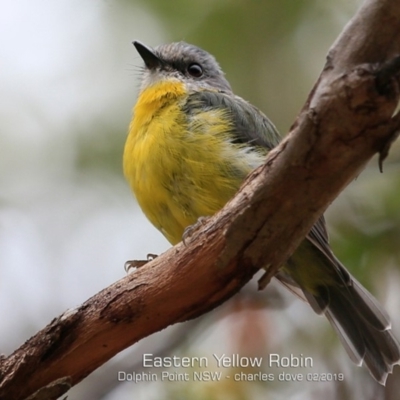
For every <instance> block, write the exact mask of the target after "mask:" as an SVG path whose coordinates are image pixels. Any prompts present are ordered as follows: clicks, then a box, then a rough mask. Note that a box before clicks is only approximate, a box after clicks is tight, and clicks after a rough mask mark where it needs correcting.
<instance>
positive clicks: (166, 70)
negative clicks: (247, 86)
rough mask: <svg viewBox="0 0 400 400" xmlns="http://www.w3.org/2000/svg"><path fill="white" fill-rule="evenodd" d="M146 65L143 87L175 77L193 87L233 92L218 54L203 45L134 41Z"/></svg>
mask: <svg viewBox="0 0 400 400" xmlns="http://www.w3.org/2000/svg"><path fill="white" fill-rule="evenodd" d="M133 44H134V46H135V48H136V50H137V51H138V53H139V54H140V56H141V57H142V59H143V61H144V63H145V66H146V69H145V73H144V77H143V84H142V88H144V87H147V86H149V85H151V84H152V83H155V82H157V81H159V80H161V79H166V78H174V79H178V80H180V81H182V82H184V83H185V84H186V85H188V87H189V89H190V88H193V89H196V88H209V89H218V90H222V91H226V92H232V89H231V87H230V85H229V83H228V81H227V80H226V79H225V76H224V73H223V72H222V70H221V68H220V66H219V65H218V63H217V61H216V60H215V58H214V57H213V56H212V55H211V54H209V53H207V52H206V51H204V50H202V49H201V48H199V47H196V46H193V45H191V44H188V43H185V42H176V43H170V44H163V45H160V46H157V47H156V48H155V49H151V48H150V47H147V46H145V45H144V44H143V43H140V42H137V41H135V42H133Z"/></svg>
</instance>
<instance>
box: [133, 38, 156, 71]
mask: <svg viewBox="0 0 400 400" xmlns="http://www.w3.org/2000/svg"><path fill="white" fill-rule="evenodd" d="M133 45H134V46H135V48H136V50H137V51H138V53H139V54H140V57H142V58H143V61H144V63H145V64H146V67H147V68H148V69H156V68H157V67H161V66H162V65H163V61H162V60H161V59H160V58H159V57H158V56H156V55H155V54H154V51H153V50H152V49H151V48H150V47H147V46H145V45H144V44H143V43H140V42H138V41H136V40H135V41H134V42H133Z"/></svg>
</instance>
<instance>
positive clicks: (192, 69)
mask: <svg viewBox="0 0 400 400" xmlns="http://www.w3.org/2000/svg"><path fill="white" fill-rule="evenodd" d="M187 72H189V74H190V75H191V76H193V77H194V78H200V77H201V76H202V75H203V68H201V66H200V65H199V64H190V65H189V66H188V67H187Z"/></svg>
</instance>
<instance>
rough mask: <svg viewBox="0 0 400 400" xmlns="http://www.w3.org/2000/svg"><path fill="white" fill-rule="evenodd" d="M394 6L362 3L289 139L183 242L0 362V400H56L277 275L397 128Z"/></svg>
mask: <svg viewBox="0 0 400 400" xmlns="http://www.w3.org/2000/svg"><path fill="white" fill-rule="evenodd" d="M399 54H400V2H399V1H397V0H368V1H366V2H365V3H364V5H363V6H362V7H361V9H360V10H359V12H358V13H357V15H356V16H355V17H354V18H353V20H352V21H351V22H350V23H349V24H348V25H347V27H346V28H345V30H344V31H343V33H342V34H341V35H340V37H339V38H338V39H337V41H336V42H335V44H334V45H333V47H332V48H331V50H330V51H329V55H328V57H327V62H326V65H325V68H324V70H323V71H322V73H321V76H320V77H319V79H318V81H317V83H316V84H315V86H314V88H313V90H312V92H311V94H310V95H309V98H308V100H307V102H306V104H305V106H304V108H303V109H302V111H301V113H300V114H299V116H298V118H297V120H296V122H295V124H294V125H293V127H292V129H291V132H290V134H289V135H288V136H287V138H286V139H285V140H284V141H283V142H282V143H281V145H280V146H279V147H277V148H276V149H275V150H274V151H272V152H271V153H270V155H269V157H268V159H267V162H266V164H265V165H264V166H262V167H260V168H259V169H258V170H256V171H255V172H254V173H253V174H252V175H251V176H250V177H249V178H248V179H247V181H246V182H245V185H243V186H242V188H241V189H240V191H239V193H238V194H237V196H236V197H235V198H234V199H233V200H232V201H231V202H229V204H228V205H227V206H226V207H225V208H224V209H223V210H222V211H221V212H219V213H218V214H217V215H216V216H214V217H212V218H209V219H208V220H206V221H205V222H203V223H202V224H201V226H200V227H199V228H198V229H196V231H195V232H194V233H193V234H192V235H191V236H190V237H189V238H188V240H187V241H186V245H184V244H182V243H181V244H178V245H177V246H175V247H173V248H171V249H170V250H169V251H167V252H166V253H164V254H162V255H161V256H159V257H158V258H156V259H155V260H153V261H151V262H149V263H148V264H147V265H145V266H144V267H142V268H140V269H139V270H138V271H137V272H135V273H133V274H130V275H128V276H127V277H125V278H124V279H121V280H120V281H118V282H116V283H114V284H113V285H111V286H109V287H108V288H106V289H104V290H102V291H101V292H100V293H98V294H96V295H95V296H93V297H92V298H90V299H89V300H87V301H86V302H85V303H84V304H82V305H81V306H80V307H78V308H76V309H73V310H68V311H67V312H65V313H64V314H63V315H61V316H60V317H58V318H56V319H55V320H53V321H52V322H51V323H50V324H49V325H48V326H47V327H45V328H44V329H43V330H41V331H40V332H38V333H37V334H36V335H35V336H34V337H32V338H31V339H29V340H28V341H27V342H26V343H24V344H23V345H22V346H21V347H20V348H19V349H17V350H16V351H15V352H14V353H13V354H11V355H10V356H9V357H7V358H5V357H3V358H2V359H0V399H14V400H19V399H25V398H27V397H28V396H32V394H34V393H35V392H36V391H38V390H39V389H41V388H42V391H41V392H40V393H37V394H36V395H33V396H32V397H31V398H37V399H39V398H48V399H50V398H57V396H60V394H61V393H63V392H65V391H66V390H67V388H68V387H70V386H71V385H75V384H77V383H78V382H80V381H81V380H82V379H83V378H84V377H85V376H87V375H88V374H90V373H91V372H92V371H93V370H95V369H96V368H97V367H99V366H100V365H102V364H103V363H105V362H106V361H107V360H109V359H110V358H111V357H113V356H114V355H115V354H117V353H118V352H120V351H121V350H123V349H125V348H126V347H128V346H130V345H132V344H133V343H135V342H137V341H138V340H140V339H141V338H143V337H145V336H148V335H150V334H152V333H154V332H156V331H159V330H161V329H163V328H165V327H166V326H168V325H171V324H174V323H176V322H181V321H186V320H188V319H191V318H195V317H197V316H199V315H201V314H203V313H205V312H207V311H209V310H211V309H212V308H214V307H216V306H218V305H219V304H221V303H222V302H223V301H225V300H226V299H228V298H229V297H231V296H232V295H233V294H235V293H236V292H237V291H238V290H240V288H241V287H242V286H243V285H244V284H245V283H246V282H247V281H248V280H249V279H250V278H251V277H252V276H253V275H254V273H255V272H256V271H257V270H258V269H259V268H260V267H262V266H266V267H267V274H268V275H267V277H266V278H265V279H264V281H263V282H264V283H265V282H268V279H269V277H271V276H273V275H274V273H276V271H277V269H278V268H279V266H280V265H282V263H283V262H284V261H285V260H286V259H287V258H288V257H289V256H290V254H291V253H292V252H293V250H294V249H295V248H296V246H297V245H298V244H299V243H300V241H301V240H302V239H303V238H304V236H305V235H306V233H307V232H308V230H309V229H310V228H311V226H312V224H313V223H314V222H315V221H316V220H317V218H318V217H319V216H320V215H321V214H322V213H323V212H324V210H325V209H326V208H327V206H328V205H329V204H330V202H332V200H333V199H334V198H335V197H336V196H337V195H338V194H339V192H340V191H341V190H342V189H343V188H344V187H345V186H346V185H347V184H348V183H349V182H350V181H351V180H352V179H354V177H355V176H356V175H357V174H358V173H359V172H360V171H361V170H362V168H363V167H364V166H365V164H366V163H367V162H368V160H369V159H370V158H371V157H372V156H373V155H374V154H375V153H377V152H380V153H381V155H382V157H384V156H385V154H386V152H387V150H388V148H389V146H390V143H391V142H392V141H393V139H394V138H395V137H396V132H397V130H398V129H399V128H400V118H399V117H398V116H394V117H393V113H394V110H395V109H396V106H397V102H398V71H399V64H400V63H399V59H398V58H397V55H399Z"/></svg>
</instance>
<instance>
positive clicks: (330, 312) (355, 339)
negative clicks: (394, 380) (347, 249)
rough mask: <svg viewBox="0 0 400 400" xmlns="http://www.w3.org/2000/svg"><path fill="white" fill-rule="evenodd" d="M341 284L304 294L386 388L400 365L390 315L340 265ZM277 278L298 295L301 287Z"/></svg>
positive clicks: (352, 355) (282, 276) (280, 276)
mask: <svg viewBox="0 0 400 400" xmlns="http://www.w3.org/2000/svg"><path fill="white" fill-rule="evenodd" d="M338 267H339V270H340V275H341V276H342V277H343V278H344V279H343V280H342V282H341V284H338V282H336V283H335V284H334V285H330V284H325V285H320V286H318V287H316V288H314V290H313V294H311V293H310V292H309V291H307V290H304V288H302V292H303V293H302V294H303V296H304V297H305V299H306V300H307V301H308V303H309V304H310V305H311V307H312V308H313V309H314V311H315V312H317V313H318V314H325V315H326V317H327V318H328V320H329V322H330V323H331V324H332V326H333V328H334V329H335V330H336V332H337V333H338V335H339V338H340V340H341V342H342V344H343V346H344V347H345V349H346V351H347V353H348V355H349V356H350V358H351V360H352V361H354V362H355V363H356V364H357V365H359V366H361V365H365V366H366V368H367V369H368V370H369V372H370V374H371V375H372V376H373V377H374V379H375V380H377V381H378V382H379V383H381V384H382V385H384V384H385V382H386V379H387V376H388V374H390V373H391V372H392V370H393V366H394V365H396V364H399V362H400V346H399V343H398V342H397V340H396V338H395V337H394V335H393V333H392V331H391V324H390V321H389V318H388V316H387V314H386V312H385V311H384V310H383V309H382V307H381V306H380V305H379V303H378V302H377V300H376V299H375V298H374V297H373V296H372V295H371V294H370V293H369V292H368V291H367V290H366V289H365V288H364V287H363V286H362V285H361V284H360V283H359V282H358V281H357V280H356V279H355V278H354V277H352V276H351V275H350V273H349V272H348V271H347V270H346V269H345V268H344V267H343V266H342V265H341V264H340V263H339V262H338ZM277 278H278V279H279V280H280V281H281V282H282V283H284V284H285V286H288V287H289V288H291V290H292V291H294V292H297V293H298V291H296V287H295V286H297V287H298V285H297V284H295V285H293V281H292V280H291V278H290V277H288V276H287V275H286V274H284V273H279V274H278V276H277Z"/></svg>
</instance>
